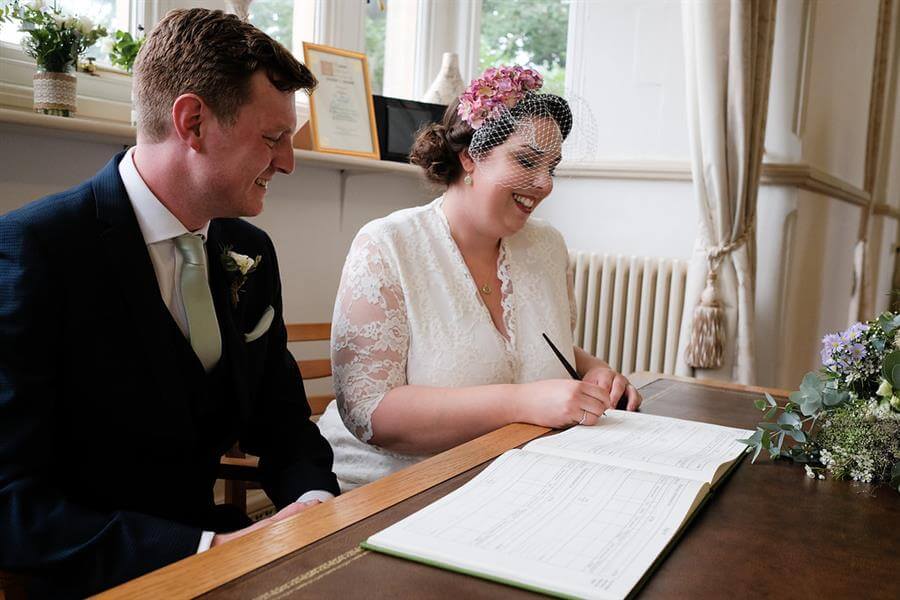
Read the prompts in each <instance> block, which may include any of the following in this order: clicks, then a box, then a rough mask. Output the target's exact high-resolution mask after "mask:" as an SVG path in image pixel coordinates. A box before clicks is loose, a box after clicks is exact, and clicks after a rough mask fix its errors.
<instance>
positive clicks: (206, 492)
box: [0, 9, 338, 597]
mask: <svg viewBox="0 0 900 600" xmlns="http://www.w3.org/2000/svg"><path fill="white" fill-rule="evenodd" d="M315 84H316V81H315V78H314V77H313V75H312V74H311V73H310V72H309V70H308V69H307V68H306V67H305V66H303V65H302V64H300V63H299V62H297V60H296V59H294V58H293V56H291V54H290V53H289V52H288V51H287V50H285V49H284V48H283V47H282V46H280V45H279V44H278V43H276V42H274V41H273V40H272V39H271V38H269V37H268V36H267V35H266V34H264V33H262V32H261V31H259V30H257V29H255V28H254V27H252V26H251V25H248V24H245V23H243V22H241V21H239V20H238V19H237V18H235V17H233V16H231V15H225V14H223V13H221V12H219V11H208V10H202V9H194V10H179V11H173V12H171V13H169V14H168V15H167V16H166V17H165V18H164V19H163V20H162V21H161V22H160V23H159V24H158V25H157V26H156V28H155V29H154V30H153V32H152V33H151V34H150V35H149V36H148V37H147V40H146V42H145V44H144V47H143V49H142V50H141V52H140V55H139V57H138V61H137V64H136V67H135V74H134V91H135V103H136V108H137V110H138V114H139V125H138V133H137V145H136V146H135V147H133V148H131V149H130V150H128V151H127V152H124V153H122V154H119V155H117V156H116V157H115V158H113V160H112V161H110V163H109V164H107V165H106V167H104V168H103V169H102V170H101V171H100V172H99V173H98V174H97V175H96V176H95V177H94V178H93V179H91V180H89V181H86V182H84V183H82V184H81V185H78V186H76V187H74V188H72V189H70V190H67V191H65V192H62V193H60V194H56V195H54V196H51V197H48V198H44V199H42V200H39V201H37V202H35V203H33V204H30V205H28V206H26V207H25V208H22V209H20V210H17V211H14V212H11V213H9V214H7V215H4V216H2V217H0V532H2V533H0V569H3V570H8V571H12V572H15V573H24V574H26V575H27V577H28V580H29V585H30V593H31V595H33V596H54V597H58V596H84V595H86V594H91V593H94V592H98V591H100V590H103V589H105V588H108V587H110V586H112V585H115V584H118V583H121V582H123V581H126V580H128V579H131V578H134V577H136V576H138V575H141V574H142V573H146V572H148V571H151V570H153V569H156V568H159V567H162V566H163V565H166V564H168V563H171V562H174V561H176V560H178V559H181V558H184V557H186V556H189V555H191V554H194V553H197V552H201V551H204V550H205V549H206V548H208V547H210V546H211V545H217V544H219V543H222V542H225V541H227V540H228V539H230V538H232V537H236V536H239V535H241V534H243V533H245V532H246V531H247V530H246V529H241V528H243V527H246V526H247V525H248V524H249V521H248V520H247V519H246V516H245V515H242V514H236V512H229V511H228V510H227V508H225V507H216V506H215V505H214V503H213V491H212V488H213V483H214V481H215V479H216V470H217V465H218V461H219V457H220V456H221V455H222V454H223V453H224V452H225V451H226V450H228V449H229V448H230V447H231V446H232V445H233V444H234V443H235V442H240V445H241V447H242V448H243V449H244V450H245V451H247V452H249V453H251V454H254V455H258V456H259V457H260V463H259V471H260V478H261V483H262V485H263V487H264V489H265V490H266V492H267V494H268V495H269V497H270V498H271V499H272V500H273V501H274V503H275V505H276V506H277V507H278V508H280V509H283V510H282V511H281V512H280V513H279V514H278V515H276V517H274V518H276V519H278V518H284V517H285V516H288V515H290V514H293V513H295V512H298V511H300V510H302V509H303V508H305V507H307V506H309V505H311V504H313V503H316V502H318V501H321V500H325V499H328V498H330V497H332V494H337V493H338V487H337V481H336V479H335V477H334V475H333V473H332V472H331V464H332V453H331V449H330V448H329V447H328V444H327V443H326V442H325V440H324V439H323V438H322V437H321V436H320V435H319V432H318V429H317V428H316V426H315V425H314V424H313V423H311V422H310V421H309V414H310V410H309V406H308V404H307V402H306V397H305V394H304V391H303V383H302V380H301V378H300V373H299V371H298V370H297V367H296V363H295V362H294V360H293V359H292V357H291V355H290V354H289V353H288V350H287V347H286V332H285V327H284V321H283V316H282V300H281V284H280V280H279V273H278V263H277V260H276V257H275V249H274V247H273V245H272V242H271V240H270V239H269V238H268V236H266V234H265V233H263V232H262V231H260V230H259V229H257V228H256V227H254V226H252V225H250V224H248V223H246V222H244V221H242V220H240V219H238V218H237V217H242V216H253V215H256V214H259V212H260V211H261V210H262V208H263V198H264V196H265V194H266V188H267V186H268V184H269V181H270V180H271V179H272V177H273V176H274V175H275V174H276V173H285V174H288V173H290V172H291V171H292V170H293V168H294V155H293V150H292V148H291V135H292V133H293V132H294V130H295V128H296V115H295V111H294V92H295V90H298V89H303V90H305V91H309V90H311V89H312V88H313V87H314V86H315ZM285 507H287V508H285ZM228 532H231V533H228Z"/></svg>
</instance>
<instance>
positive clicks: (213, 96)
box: [134, 8, 317, 142]
mask: <svg viewBox="0 0 900 600" xmlns="http://www.w3.org/2000/svg"><path fill="white" fill-rule="evenodd" d="M260 69H262V70H263V71H264V72H265V73H266V75H267V76H268V78H269V81H271V82H272V84H273V85H274V86H275V87H276V88H278V89H279V90H281V91H284V92H293V91H296V90H299V89H304V90H306V91H307V92H312V90H313V88H315V86H316V84H317V82H316V78H315V76H314V75H313V74H312V72H311V71H310V70H309V69H308V68H306V66H305V65H303V64H302V63H301V62H300V61H298V60H297V59H296V58H294V56H293V55H292V54H291V53H290V51H289V50H288V49H287V48H285V47H284V46H282V45H281V44H279V43H278V42H276V41H275V40H273V39H272V38H271V37H269V36H268V35H266V34H265V33H264V32H262V31H260V30H259V29H257V28H256V27H254V26H253V25H251V24H249V23H245V22H243V21H241V20H240V19H239V18H237V17H236V16H235V15H231V14H225V13H223V12H222V11H220V10H207V9H203V8H194V9H189V10H185V9H179V10H173V11H171V12H169V13H168V14H167V15H166V16H165V17H163V19H162V20H161V21H160V22H159V23H158V24H157V25H156V27H154V28H153V31H151V32H150V34H149V35H148V36H147V39H146V40H145V41H144V44H143V46H142V47H141V50H140V52H139V53H138V56H137V59H136V61H135V65H134V103H135V110H136V112H137V119H138V131H139V132H140V134H141V135H142V136H144V137H145V138H146V139H147V141H149V142H159V141H162V140H163V139H164V138H165V137H166V136H167V135H168V134H169V131H170V128H171V126H172V103H173V102H174V101H175V99H176V98H178V96H180V95H182V94H186V93H194V94H197V95H198V96H200V97H201V98H203V101H204V102H206V104H207V105H209V107H210V108H211V109H212V111H213V114H215V115H216V118H218V119H219V120H220V121H222V122H224V123H226V124H229V125H232V124H234V122H235V121H236V120H237V114H238V110H240V108H241V106H242V105H243V104H244V103H246V102H247V101H248V100H249V98H250V90H251V88H250V78H251V76H252V75H253V73H255V72H256V71H257V70H260Z"/></svg>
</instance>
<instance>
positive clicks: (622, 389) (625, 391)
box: [583, 366, 644, 411]
mask: <svg viewBox="0 0 900 600" xmlns="http://www.w3.org/2000/svg"><path fill="white" fill-rule="evenodd" d="M583 381H585V382H587V383H592V384H594V385H597V386H599V387H600V388H602V389H603V390H605V391H606V392H607V393H608V394H609V400H610V407H611V408H615V407H616V405H617V403H618V402H619V399H620V398H622V397H623V396H624V397H625V398H626V399H627V409H628V410H632V411H634V410H637V409H638V408H639V407H640V406H641V402H643V400H644V399H643V398H642V397H641V394H640V392H638V391H637V388H635V387H634V386H633V385H631V382H629V381H628V379H627V378H626V377H625V376H624V375H622V374H621V373H619V372H617V371H616V370H615V369H612V368H611V367H607V366H600V367H594V368H593V369H591V370H589V371H588V372H587V373H585V375H584V378H583Z"/></svg>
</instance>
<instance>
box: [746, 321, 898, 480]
mask: <svg viewBox="0 0 900 600" xmlns="http://www.w3.org/2000/svg"><path fill="white" fill-rule="evenodd" d="M821 357H822V369H821V370H820V371H818V372H811V373H807V374H806V376H805V377H804V378H803V382H802V383H801V384H800V389H799V390H798V391H796V392H793V393H792V394H791V395H790V397H789V398H788V401H787V403H786V404H784V405H780V404H778V403H777V402H776V401H775V399H774V398H772V396H771V395H769V394H766V397H765V399H759V400H756V402H755V405H756V407H757V408H758V409H759V410H761V411H763V413H764V415H763V421H762V422H761V423H759V425H758V426H757V428H756V432H755V433H754V434H753V435H752V436H750V437H749V438H747V439H745V440H739V441H741V442H742V443H744V444H746V445H747V446H748V451H751V452H753V461H754V462H755V461H756V459H757V457H758V456H759V454H760V453H761V452H762V451H763V450H766V451H768V453H769V456H770V457H771V458H787V459H790V460H793V461H794V462H797V463H802V464H804V465H805V468H806V474H807V475H808V476H809V477H812V478H818V479H824V478H825V476H826V475H830V476H831V477H833V478H835V479H852V480H854V481H860V482H865V483H873V484H877V483H889V484H890V486H891V487H892V488H894V489H897V490H898V491H900V313H898V314H894V313H884V314H883V315H881V316H880V317H878V318H877V319H875V320H873V321H868V322H866V323H855V324H853V325H851V326H850V327H849V328H848V329H847V330H846V331H842V332H840V333H832V334H829V335H826V336H825V337H824V339H823V340H822V351H821ZM787 438H791V439H792V440H793V442H794V443H793V444H791V447H790V448H787V447H786V446H785V445H784V441H785V440H786V439H787Z"/></svg>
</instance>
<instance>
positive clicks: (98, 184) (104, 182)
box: [92, 153, 190, 431]
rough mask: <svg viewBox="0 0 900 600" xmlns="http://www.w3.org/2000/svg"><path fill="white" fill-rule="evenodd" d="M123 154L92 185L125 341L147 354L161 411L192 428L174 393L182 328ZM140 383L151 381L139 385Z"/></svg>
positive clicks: (177, 385) (176, 394)
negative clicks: (166, 297)
mask: <svg viewBox="0 0 900 600" xmlns="http://www.w3.org/2000/svg"><path fill="white" fill-rule="evenodd" d="M123 155H124V153H121V154H119V155H117V156H116V157H115V158H113V160H111V161H110V162H109V164H107V165H106V167H104V169H103V170H102V171H100V173H98V174H97V175H96V176H95V177H94V179H93V180H92V186H93V190H94V197H95V199H96V202H97V219H98V221H99V222H100V223H101V224H102V225H105V228H103V229H102V230H101V234H100V243H101V246H102V247H103V250H104V253H105V255H106V260H107V263H108V264H109V267H110V269H109V271H110V273H111V277H112V278H113V279H114V280H115V281H116V282H117V283H118V287H119V290H120V297H121V298H122V300H123V301H124V302H125V304H126V305H127V307H128V309H129V311H130V313H131V316H132V319H131V322H130V323H128V324H126V326H125V327H124V328H123V330H122V333H121V335H122V337H123V338H125V339H126V342H125V344H124V345H126V346H127V347H128V348H130V349H131V350H132V351H134V352H143V353H144V354H145V361H144V364H145V365H147V369H148V370H149V371H150V373H149V375H150V376H151V377H152V382H153V383H155V384H156V387H158V389H159V391H160V402H161V406H163V405H165V408H166V410H167V414H168V416H169V417H175V416H178V415H180V416H181V417H183V418H182V419H177V418H172V419H171V426H172V427H174V426H177V425H178V424H184V425H185V426H189V424H190V411H189V407H188V406H186V405H185V403H184V402H182V401H181V399H182V398H183V397H184V396H183V395H182V394H178V393H172V392H174V391H176V390H178V389H179V386H180V385H181V384H182V382H180V381H178V374H179V369H178V364H177V363H176V360H175V353H174V352H173V351H172V350H173V344H174V343H175V340H174V333H175V331H176V330H177V327H172V326H170V325H173V324H174V322H173V323H168V322H167V320H168V321H172V317H171V315H170V314H169V312H168V308H166V305H165V303H164V302H163V301H162V296H161V295H160V292H159V283H158V282H157V280H156V273H155V271H154V270H153V263H151V262H150V254H149V253H148V252H147V246H146V244H145V243H144V238H143V236H142V234H141V230H140V227H139V226H138V223H137V218H136V217H135V215H134V209H133V208H132V207H131V202H129V200H128V196H127V194H126V192H125V187H124V186H123V185H122V180H121V178H120V177H119V170H118V165H119V161H120V160H121V159H122V156H123ZM110 326H111V327H120V326H121V324H118V323H112V324H110ZM129 340H130V341H129ZM136 384H138V385H142V384H146V382H144V381H140V380H138V381H136ZM188 428H189V427H186V429H185V431H187V430H188Z"/></svg>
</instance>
